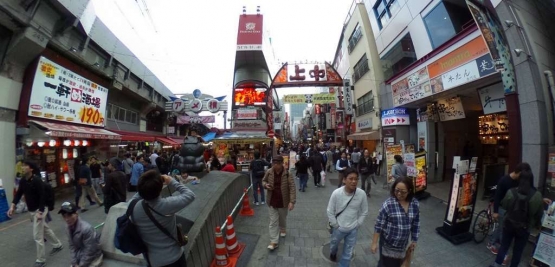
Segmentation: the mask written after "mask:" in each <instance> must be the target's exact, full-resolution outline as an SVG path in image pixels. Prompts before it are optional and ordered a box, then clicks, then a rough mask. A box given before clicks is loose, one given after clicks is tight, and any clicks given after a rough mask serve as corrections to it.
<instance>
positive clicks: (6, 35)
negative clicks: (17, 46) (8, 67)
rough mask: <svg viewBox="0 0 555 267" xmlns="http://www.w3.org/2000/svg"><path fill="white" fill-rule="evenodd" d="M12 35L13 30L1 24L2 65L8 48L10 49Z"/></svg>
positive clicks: (0, 60)
mask: <svg viewBox="0 0 555 267" xmlns="http://www.w3.org/2000/svg"><path fill="white" fill-rule="evenodd" d="M12 35H13V33H12V31H10V30H9V29H8V28H6V27H3V26H2V25H0V66H2V65H3V63H4V56H5V55H6V50H7V49H8V45H9V44H10V40H11V39H12Z"/></svg>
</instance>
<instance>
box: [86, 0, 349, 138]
mask: <svg viewBox="0 0 555 267" xmlns="http://www.w3.org/2000/svg"><path fill="white" fill-rule="evenodd" d="M352 2H353V1H352V0H279V1H278V0H259V1H254V0H212V1H203V0H197V1H191V0H94V5H95V10H96V13H97V15H98V17H99V18H100V19H101V20H102V21H103V22H104V23H105V24H107V25H108V27H109V28H110V29H112V31H113V32H114V33H115V34H116V36H118V38H120V40H122V42H123V43H125V44H126V45H127V46H128V47H129V48H130V49H131V51H133V52H134V53H135V54H136V55H137V56H138V57H139V58H140V59H141V60H142V61H143V62H144V64H145V65H146V66H148V67H149V68H150V69H151V71H152V72H153V73H154V74H156V75H157V76H158V78H159V79H160V80H161V81H162V82H163V83H164V84H165V85H166V86H167V87H168V88H169V89H170V90H171V91H172V92H174V93H176V94H179V93H192V91H193V90H194V89H195V88H198V89H200V90H201V91H202V92H203V93H206V94H211V95H213V96H222V95H227V98H226V100H227V101H228V102H229V103H231V101H232V99H231V92H232V82H233V66H234V63H235V62H234V61H235V49H236V42H237V28H238V22H239V15H240V14H241V13H242V7H243V6H247V13H248V14H254V13H256V6H257V5H260V8H261V13H262V14H263V15H264V24H265V27H266V28H267V29H269V30H270V32H271V37H272V43H273V47H274V51H275V55H276V60H279V61H281V62H285V61H288V62H294V61H305V60H308V61H319V62H323V61H329V62H332V61H333V56H334V54H335V50H336V48H337V43H338V41H339V37H340V34H341V29H342V27H343V23H344V21H345V18H346V17H347V12H348V10H349V7H350V6H351V4H352ZM278 90H279V91H278V94H279V95H280V97H281V96H282V95H283V94H290V93H299V92H298V90H295V89H278ZM305 92H306V90H305ZM215 126H218V127H222V126H223V121H222V119H221V118H218V119H217V122H216V124H215Z"/></svg>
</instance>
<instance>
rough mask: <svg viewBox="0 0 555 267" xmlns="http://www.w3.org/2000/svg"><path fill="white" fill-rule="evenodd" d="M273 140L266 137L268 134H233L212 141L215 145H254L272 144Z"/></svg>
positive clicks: (226, 134)
mask: <svg viewBox="0 0 555 267" xmlns="http://www.w3.org/2000/svg"><path fill="white" fill-rule="evenodd" d="M270 141H272V138H269V137H268V136H266V132H233V133H225V134H224V135H222V136H220V137H218V138H215V139H214V140H212V142H214V143H230V144H252V143H259V142H270Z"/></svg>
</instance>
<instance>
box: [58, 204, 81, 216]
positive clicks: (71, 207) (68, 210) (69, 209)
mask: <svg viewBox="0 0 555 267" xmlns="http://www.w3.org/2000/svg"><path fill="white" fill-rule="evenodd" d="M73 213H77V205H75V204H73V203H71V202H68V201H66V202H64V203H62V207H61V208H60V211H58V214H62V215H64V214H73Z"/></svg>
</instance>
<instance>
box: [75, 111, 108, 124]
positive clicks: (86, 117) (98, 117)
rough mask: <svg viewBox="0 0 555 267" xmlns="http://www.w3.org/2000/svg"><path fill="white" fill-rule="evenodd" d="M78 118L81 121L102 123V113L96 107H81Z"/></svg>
mask: <svg viewBox="0 0 555 267" xmlns="http://www.w3.org/2000/svg"><path fill="white" fill-rule="evenodd" d="M79 119H80V120H81V122H82V123H88V124H94V125H102V124H104V117H102V113H100V111H99V110H98V109H97V108H93V107H82V108H81V110H79Z"/></svg>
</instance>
